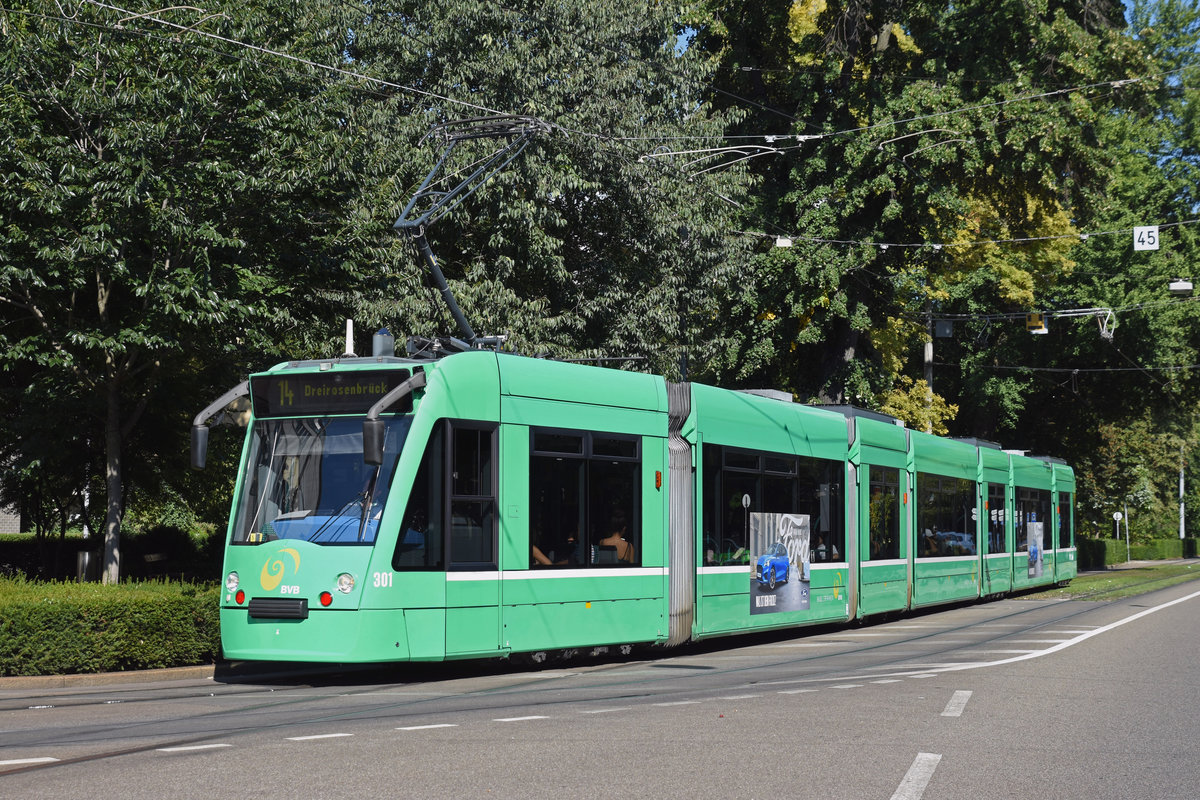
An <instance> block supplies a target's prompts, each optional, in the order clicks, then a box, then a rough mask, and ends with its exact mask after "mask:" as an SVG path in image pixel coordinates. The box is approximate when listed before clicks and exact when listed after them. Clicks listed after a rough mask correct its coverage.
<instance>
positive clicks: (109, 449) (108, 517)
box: [104, 377, 121, 583]
mask: <svg viewBox="0 0 1200 800" xmlns="http://www.w3.org/2000/svg"><path fill="white" fill-rule="evenodd" d="M104 486H105V491H106V493H107V494H108V510H107V512H106V513H105V515H104V582H105V583H116V582H118V581H119V580H120V579H121V390H120V384H119V382H118V381H117V380H116V378H115V377H113V378H110V379H109V381H108V410H107V414H106V416H105V420H104Z"/></svg>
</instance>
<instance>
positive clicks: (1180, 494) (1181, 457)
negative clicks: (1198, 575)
mask: <svg viewBox="0 0 1200 800" xmlns="http://www.w3.org/2000/svg"><path fill="white" fill-rule="evenodd" d="M1183 464H1184V462H1183V444H1180V445H1179V538H1180V539H1182V538H1184V528H1183Z"/></svg>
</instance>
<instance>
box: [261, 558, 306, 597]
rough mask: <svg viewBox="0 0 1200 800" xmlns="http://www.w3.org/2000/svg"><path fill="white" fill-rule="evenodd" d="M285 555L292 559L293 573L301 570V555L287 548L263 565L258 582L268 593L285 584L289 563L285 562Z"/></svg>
mask: <svg viewBox="0 0 1200 800" xmlns="http://www.w3.org/2000/svg"><path fill="white" fill-rule="evenodd" d="M284 553H287V554H288V555H289V556H291V557H292V572H298V571H299V570H300V554H299V553H297V552H296V551H295V550H293V549H292V548H290V547H285V548H283V549H282V550H280V551H279V552H278V553H276V554H275V555H274V556H273V557H270V558H268V559H267V562H266V563H265V564H263V568H262V574H261V575H259V576H258V582H259V583H261V584H262V587H263V589H265V590H266V591H268V592H269V591H271V590H273V589H274V588H275V587H276V586H278V585H279V584H281V583H283V576H284V575H286V574H287V562H285V561H284V560H283V554H284Z"/></svg>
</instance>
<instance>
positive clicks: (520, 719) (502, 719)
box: [492, 716, 550, 722]
mask: <svg viewBox="0 0 1200 800" xmlns="http://www.w3.org/2000/svg"><path fill="white" fill-rule="evenodd" d="M530 719H550V718H549V717H539V716H531V717H500V718H499V719H494V720H492V722H525V721H526V720H530Z"/></svg>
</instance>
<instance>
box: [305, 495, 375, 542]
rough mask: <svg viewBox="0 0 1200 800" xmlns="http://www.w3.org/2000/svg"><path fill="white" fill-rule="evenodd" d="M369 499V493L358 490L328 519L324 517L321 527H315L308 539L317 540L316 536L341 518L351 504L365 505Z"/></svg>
mask: <svg viewBox="0 0 1200 800" xmlns="http://www.w3.org/2000/svg"><path fill="white" fill-rule="evenodd" d="M369 499H370V495H368V494H367V493H366V492H365V491H364V492H359V493H358V494H356V495H354V497H352V498H350V499H349V500H347V501H346V502H345V504H344V505H342V507H341V508H339V509H338V510H337V512H336V513H334V514H331V515H330V516H329V518H328V519H326V520H325V521H324V522H323V523H321V527H319V528H317V529H316V530H315V531H313V532H312V535H311V536H309V537H308V541H310V542H315V541H316V540H317V538H318V537H319V536H320V535H321V534H323V533H324V532H325V531H326V530H327V529H328V528H329V526H330V525H332V524H333V523H334V522H336V521H337V520H339V519H341V518H342V517H343V516H344V515H345V514H346V512H347V511H349V510H350V507H351V506H353V505H355V504H357V503H361V504H363V505H364V506H366V505H368V501H369ZM360 535H361V529H360Z"/></svg>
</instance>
